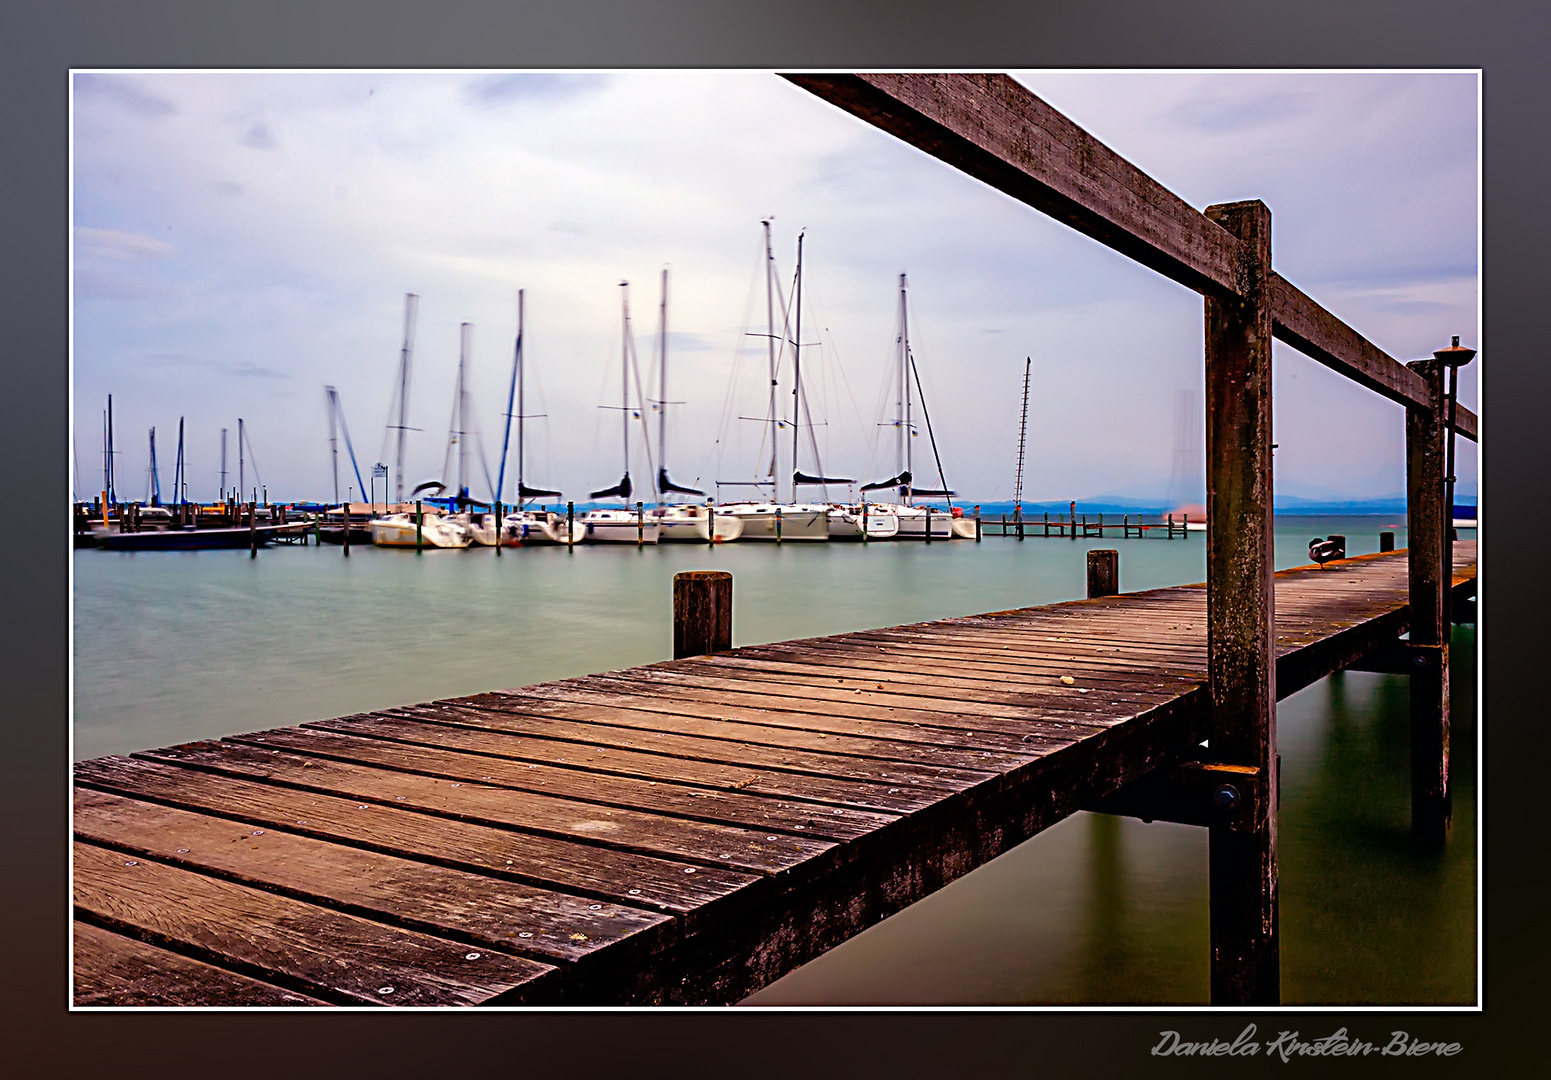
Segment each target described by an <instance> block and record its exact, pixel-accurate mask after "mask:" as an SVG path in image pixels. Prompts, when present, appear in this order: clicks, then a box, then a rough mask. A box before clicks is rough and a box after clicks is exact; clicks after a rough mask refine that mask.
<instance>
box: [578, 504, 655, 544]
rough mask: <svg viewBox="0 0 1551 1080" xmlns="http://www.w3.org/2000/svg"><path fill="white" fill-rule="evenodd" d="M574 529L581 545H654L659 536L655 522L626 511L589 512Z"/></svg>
mask: <svg viewBox="0 0 1551 1080" xmlns="http://www.w3.org/2000/svg"><path fill="white" fill-rule="evenodd" d="M576 529H577V536H576V540H577V542H578V543H583V544H655V543H657V540H658V537H659V534H660V530H659V529H658V527H657V522H655V521H652V520H650V519H648V518H638V517H637V516H636V515H635V513H633V512H631V511H628V510H590V511H588V512H587V513H586V514H585V515H583V516H582V518H581V519H580V520H579V521H577V522H576Z"/></svg>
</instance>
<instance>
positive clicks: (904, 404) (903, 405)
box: [896, 274, 914, 504]
mask: <svg viewBox="0 0 1551 1080" xmlns="http://www.w3.org/2000/svg"><path fill="white" fill-rule="evenodd" d="M905 284H906V282H905V275H904V274H900V275H899V381H900V383H901V384H902V385H901V387H900V399H899V404H897V405H896V408H898V409H899V422H900V428H899V442H900V455H899V458H900V464H901V471H902V472H905V473H911V472H912V466H911V459H912V457H913V448H912V447H911V445H910V435H911V429H910V315H909V312H908V310H907V308H906V306H905ZM912 476H913V474H912ZM913 484H914V480H913V479H912V480H909V481H906V483H905V502H906V503H907V504H908V503H910V502H911V501H912V500H911V498H910V495H909V491H910V488H911V487H912V486H913Z"/></svg>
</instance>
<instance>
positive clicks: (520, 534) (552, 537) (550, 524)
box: [495, 289, 567, 547]
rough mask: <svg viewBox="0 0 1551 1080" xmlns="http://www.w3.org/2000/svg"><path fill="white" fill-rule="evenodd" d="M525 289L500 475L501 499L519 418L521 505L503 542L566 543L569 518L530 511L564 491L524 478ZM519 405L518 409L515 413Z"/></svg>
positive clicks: (506, 520) (508, 519) (504, 522)
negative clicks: (532, 501) (531, 484)
mask: <svg viewBox="0 0 1551 1080" xmlns="http://www.w3.org/2000/svg"><path fill="white" fill-rule="evenodd" d="M522 344H523V290H522V289H518V290H517V344H516V345H515V346H514V347H513V349H512V385H511V389H510V390H509V391H508V392H507V395H506V434H505V436H503V438H502V440H501V468H500V471H499V473H498V474H497V476H496V485H495V487H496V492H497V498H499V497H500V492H502V491H504V490H505V486H506V450H507V446H508V445H509V442H510V439H511V434H512V418H513V416H514V415H515V417H516V419H517V508H516V509H515V510H513V511H512V512H511V513H510V514H507V515H506V516H505V517H503V518H502V519H501V543H502V545H504V546H507V547H517V546H520V545H531V544H563V543H565V542H566V539H567V536H566V527H565V519H564V518H563V517H561V516H560V515H559V514H557V513H555V512H553V511H550V510H529V509H527V503H528V501H529V500H530V499H545V498H557V499H558V498H559V497H560V492H558V491H552V490H550V489H549V488H531V487H529V486H528V485H527V484H526V483H525V482H524V481H525V479H526V477H525V476H524V475H523V462H524V460H525V458H524V454H525V451H526V446H527V439H526V434H527V433H526V429H525V427H524V421H525V420H526V419H527V408H526V394H525V389H526V383H527V378H526V373H525V372H524V371H523V355H522ZM514 402H515V404H516V406H517V411H516V413H515V414H513V412H512V405H513V404H514Z"/></svg>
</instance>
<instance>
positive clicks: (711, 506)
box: [705, 499, 716, 547]
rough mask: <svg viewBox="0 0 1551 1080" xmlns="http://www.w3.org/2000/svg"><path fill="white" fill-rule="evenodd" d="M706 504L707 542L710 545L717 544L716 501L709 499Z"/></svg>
mask: <svg viewBox="0 0 1551 1080" xmlns="http://www.w3.org/2000/svg"><path fill="white" fill-rule="evenodd" d="M705 504H706V532H705V542H706V545H707V546H709V547H715V546H716V502H715V501H714V500H712V499H707V500H706V501H705Z"/></svg>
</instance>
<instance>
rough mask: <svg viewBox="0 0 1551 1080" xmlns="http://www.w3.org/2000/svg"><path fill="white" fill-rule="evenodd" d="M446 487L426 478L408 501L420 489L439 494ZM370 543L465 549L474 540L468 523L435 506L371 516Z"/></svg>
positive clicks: (382, 545)
mask: <svg viewBox="0 0 1551 1080" xmlns="http://www.w3.org/2000/svg"><path fill="white" fill-rule="evenodd" d="M446 490H447V485H446V484H443V483H442V482H441V481H440V480H428V481H426V482H425V483H423V484H420V485H418V486H417V487H416V488H415V489H414V491H412V492H410V499H411V501H413V500H414V498H415V496H417V495H419V494H420V493H421V492H423V491H430V492H431V493H432V494H439V493H441V492H443V491H446ZM368 527H369V528H370V529H371V533H372V543H374V544H376V545H378V546H380V547H404V548H415V549H416V550H422V549H425V548H466V547H468V546H469V544H470V542H471V541H472V540H473V536H472V534H471V533H470V531H469V529H468V527H467V526H465V525H464V524H463V523H461V522H459V521H456V520H454V519H452V518H450V517H448V516H447V515H446V514H443V513H442V512H441V511H440V510H438V509H435V508H434V507H422V508H421V510H420V512H419V514H418V515H417V514H416V512H415V511H414V510H408V511H403V512H400V513H394V514H388V515H387V516H385V517H380V518H373V519H372V521H371V524H370V525H369V526H368Z"/></svg>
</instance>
